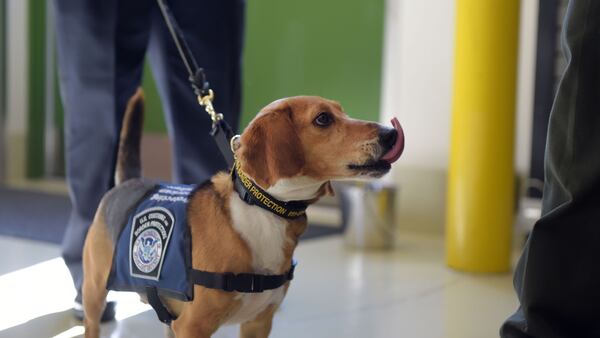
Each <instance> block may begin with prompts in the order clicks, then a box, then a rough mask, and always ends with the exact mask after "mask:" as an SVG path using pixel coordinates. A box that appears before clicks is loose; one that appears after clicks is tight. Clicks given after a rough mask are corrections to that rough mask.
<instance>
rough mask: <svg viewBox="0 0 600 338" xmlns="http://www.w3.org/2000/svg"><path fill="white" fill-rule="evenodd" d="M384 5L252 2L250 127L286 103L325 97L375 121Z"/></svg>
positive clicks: (334, 0) (379, 1)
mask: <svg viewBox="0 0 600 338" xmlns="http://www.w3.org/2000/svg"><path fill="white" fill-rule="evenodd" d="M383 14H384V0H370V1H362V0H329V1H322V0H304V1H292V0H262V1H248V8H247V31H246V49H245V63H244V86H243V89H244V90H243V95H244V103H243V109H244V115H243V124H244V125H245V124H246V123H247V122H248V121H249V120H250V119H252V117H253V116H254V115H255V114H256V112H258V111H259V110H260V108H261V107H263V106H265V105H266V104H267V103H269V102H271V101H273V100H276V99H278V98H281V97H287V96H295V95H319V96H324V97H327V98H331V99H334V100H337V101H339V102H340V103H341V104H342V106H343V107H344V109H345V110H346V112H348V113H349V114H350V115H351V116H353V117H356V118H362V119H377V118H378V114H379V98H380V86H381V84H380V83H381V62H382V46H383Z"/></svg>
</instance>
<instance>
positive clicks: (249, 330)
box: [240, 304, 279, 338]
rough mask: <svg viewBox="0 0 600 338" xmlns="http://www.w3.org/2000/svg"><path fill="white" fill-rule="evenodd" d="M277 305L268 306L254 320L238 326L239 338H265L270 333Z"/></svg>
mask: <svg viewBox="0 0 600 338" xmlns="http://www.w3.org/2000/svg"><path fill="white" fill-rule="evenodd" d="M278 307H279V304H271V305H269V306H268V307H267V308H266V309H265V310H264V311H263V312H261V313H260V314H259V315H258V316H257V317H256V318H255V319H254V320H251V321H247V322H245V323H242V325H240V338H267V337H268V336H269V333H271V325H272V323H273V316H274V315H275V311H277V308H278Z"/></svg>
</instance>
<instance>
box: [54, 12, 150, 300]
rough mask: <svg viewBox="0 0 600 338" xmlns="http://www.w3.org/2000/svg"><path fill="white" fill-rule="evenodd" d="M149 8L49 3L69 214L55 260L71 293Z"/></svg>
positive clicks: (109, 177) (134, 81)
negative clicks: (70, 284)
mask: <svg viewBox="0 0 600 338" xmlns="http://www.w3.org/2000/svg"><path fill="white" fill-rule="evenodd" d="M149 4H152V1H148V0H144V1H132V0H128V1H117V0H102V1H98V0H56V1H55V15H56V31H57V51H58V62H59V80H60V89H61V96H62V100H63V104H64V107H65V138H66V149H65V156H66V162H67V163H66V167H67V182H68V185H69V192H70V196H71V203H72V212H71V216H70V219H69V224H68V226H67V230H66V233H65V236H64V239H63V251H62V255H63V258H64V260H65V263H66V264H67V267H68V268H69V270H70V272H71V275H72V277H73V282H74V284H75V287H76V288H77V290H78V299H77V301H80V295H79V291H80V290H81V284H82V277H83V276H82V266H81V264H82V263H81V255H82V249H83V242H84V239H85V236H86V234H87V230H88V227H89V225H90V224H91V221H92V218H93V216H94V213H95V211H96V208H97V207H98V203H99V201H100V199H101V198H102V195H103V194H104V193H105V192H106V191H107V190H108V189H109V188H110V187H111V186H112V185H113V184H114V183H113V176H114V166H115V157H116V149H117V144H118V137H119V130H120V126H121V119H122V116H123V111H124V109H125V105H126V102H127V100H128V99H129V97H130V96H131V95H133V93H134V92H135V90H136V88H137V87H138V85H139V83H140V78H141V71H142V62H143V58H144V53H145V50H146V46H147V41H148V36H149V27H150V8H151V7H149Z"/></svg>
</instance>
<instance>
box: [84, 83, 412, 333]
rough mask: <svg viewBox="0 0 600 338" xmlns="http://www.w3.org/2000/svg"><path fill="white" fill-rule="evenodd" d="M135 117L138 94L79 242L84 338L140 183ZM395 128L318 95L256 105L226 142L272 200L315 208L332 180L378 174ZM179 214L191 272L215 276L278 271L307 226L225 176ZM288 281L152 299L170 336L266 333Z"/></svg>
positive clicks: (97, 313) (390, 154)
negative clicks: (167, 316) (121, 216)
mask: <svg viewBox="0 0 600 338" xmlns="http://www.w3.org/2000/svg"><path fill="white" fill-rule="evenodd" d="M142 111H143V95H142V93H141V91H138V92H137V93H136V94H135V95H134V96H133V97H132V98H131V99H130V101H129V103H128V106H127V111H126V113H125V117H124V121H123V127H122V131H121V140H120V146H119V154H118V159H117V169H116V173H115V178H116V183H117V185H116V186H115V188H113V189H112V190H111V191H109V192H108V193H107V194H106V195H105V196H104V198H103V199H102V201H101V202H100V205H99V208H98V210H97V212H96V214H95V217H94V220H93V223H92V225H91V227H90V229H89V232H88V235H87V238H86V241H85V244H84V253H83V270H84V281H83V290H82V291H83V306H84V312H85V319H84V324H85V337H89V338H92V337H99V331H100V326H99V324H100V317H101V315H102V311H103V309H104V306H105V298H106V295H107V292H108V291H107V280H108V279H109V277H110V275H111V270H112V264H113V255H114V252H115V247H116V245H117V244H116V241H117V239H116V238H117V236H116V235H115V233H117V232H118V231H119V229H120V228H119V227H121V228H122V226H119V225H116V224H115V223H118V222H115V221H114V220H115V219H117V218H115V217H116V216H115V215H116V214H118V213H119V212H118V210H117V209H118V208H117V207H116V206H123V205H129V206H132V205H133V204H134V203H135V201H132V199H133V198H132V197H131V196H134V195H136V194H135V189H136V187H139V186H141V185H144V184H145V183H143V182H145V181H144V180H143V179H142V178H140V176H141V175H140V173H141V169H140V159H139V147H140V138H141V133H142V116H143V112H142ZM393 125H394V128H389V127H385V126H383V125H380V124H377V123H373V122H367V121H360V120H355V119H352V118H350V117H348V115H346V113H344V111H343V110H342V107H341V106H340V104H338V103H337V102H334V101H331V100H327V99H323V98H320V97H315V96H298V97H290V98H285V99H281V100H277V101H275V102H273V103H271V104H269V105H267V106H266V107H264V108H263V109H262V110H261V111H260V113H259V114H258V115H257V116H256V117H255V118H254V119H253V120H252V122H251V123H250V124H249V125H248V127H247V128H246V129H245V130H244V132H243V133H242V134H241V137H240V138H239V139H237V140H236V142H235V143H234V144H233V150H234V153H235V158H236V165H237V168H238V169H239V172H240V173H243V175H244V176H245V179H246V180H249V181H250V182H252V183H253V184H255V185H257V186H258V187H260V188H262V191H264V192H266V193H267V194H268V195H270V196H272V197H273V198H274V199H277V200H280V201H297V200H302V201H307V203H313V202H315V201H317V200H318V199H319V197H321V196H323V195H325V194H333V191H332V188H331V185H330V181H332V180H339V179H344V180H348V179H359V178H360V179H363V178H377V177H381V176H383V175H384V174H386V173H387V172H388V171H389V170H390V167H391V164H392V163H393V162H395V161H396V160H397V159H398V158H399V157H400V155H401V153H402V150H403V147H404V135H403V132H402V129H401V128H400V126H399V124H397V120H394V121H393ZM140 182H142V183H140ZM138 195H140V194H138ZM186 213H187V215H186V217H187V225H188V227H189V236H190V237H189V238H190V241H191V249H190V250H191V255H190V256H191V266H192V267H193V269H197V270H202V271H211V272H214V273H234V274H238V273H258V274H264V275H281V274H285V273H286V272H287V271H288V270H289V269H290V266H291V265H292V256H293V253H294V249H295V247H296V244H297V243H298V238H299V237H300V235H302V233H303V232H304V230H305V229H306V226H307V220H306V215H305V214H302V215H300V216H299V217H295V218H285V217H281V216H278V215H277V214H275V213H274V212H271V211H269V210H266V209H265V208H261V207H257V206H256V205H250V204H248V203H246V202H245V201H244V200H243V199H242V198H241V197H240V195H239V194H238V192H236V185H235V184H234V182H233V181H232V176H231V175H230V174H229V173H225V172H220V173H217V174H216V175H214V176H213V177H212V178H211V180H210V182H208V183H207V184H203V185H201V186H199V187H198V188H197V189H196V190H195V191H194V192H193V194H191V195H190V197H189V201H188V205H187V209H186ZM128 237H129V235H128ZM289 284H290V283H289V281H287V282H285V283H283V285H282V286H281V287H277V288H274V289H272V290H265V291H264V292H260V293H242V292H236V291H232V292H228V291H223V290H217V289H212V288H207V287H204V286H202V285H194V286H193V293H194V297H193V299H192V300H191V301H182V300H180V299H177V298H172V297H166V296H164V295H161V297H160V299H161V301H162V302H163V303H164V304H165V307H166V308H167V309H168V312H169V313H171V314H173V317H174V318H175V319H174V320H173V321H172V323H171V329H172V333H174V335H175V336H176V337H178V338H190V337H210V336H211V335H212V334H213V333H214V332H215V331H216V330H217V329H218V328H219V327H220V326H221V325H223V324H227V323H239V324H241V330H240V336H241V337H267V336H268V335H269V332H270V330H271V323H272V320H273V315H274V314H275V312H276V310H277V308H278V307H279V305H280V304H281V302H282V300H283V298H284V297H285V294H286V291H287V289H288V287H289ZM142 297H144V295H143V293H142Z"/></svg>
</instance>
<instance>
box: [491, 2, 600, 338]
mask: <svg viewBox="0 0 600 338" xmlns="http://www.w3.org/2000/svg"><path fill="white" fill-rule="evenodd" d="M599 18H600V2H599V1H596V0H571V2H570V3H569V8H568V10H567V14H566V20H565V25H564V28H563V36H562V38H563V46H564V50H565V56H566V59H567V68H566V70H565V73H564V75H563V79H562V80H561V83H560V86H559V89H558V92H557V95H556V99H555V102H554V106H553V108H552V113H551V116H550V124H549V129H548V143H547V145H546V158H545V176H546V178H545V186H544V196H543V208H542V209H543V210H542V215H543V216H542V218H541V219H540V220H539V221H538V222H537V223H536V224H535V226H534V229H533V231H532V233H531V235H530V237H529V240H528V242H527V244H526V246H525V249H524V251H523V254H522V256H521V258H520V260H519V264H518V266H517V269H516V272H515V277H514V284H515V288H516V291H517V295H518V297H519V301H520V307H519V309H518V311H517V312H516V313H515V314H513V315H512V316H511V317H510V318H509V319H508V320H507V321H506V322H505V323H504V325H503V326H502V328H501V331H500V335H501V336H502V337H504V338H525V337H540V338H576V337H586V338H587V337H600V287H599V285H600V264H598V258H599V257H600V133H599V131H600V95H599V91H600V67H599V66H598V64H599V63H600V20H599Z"/></svg>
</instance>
